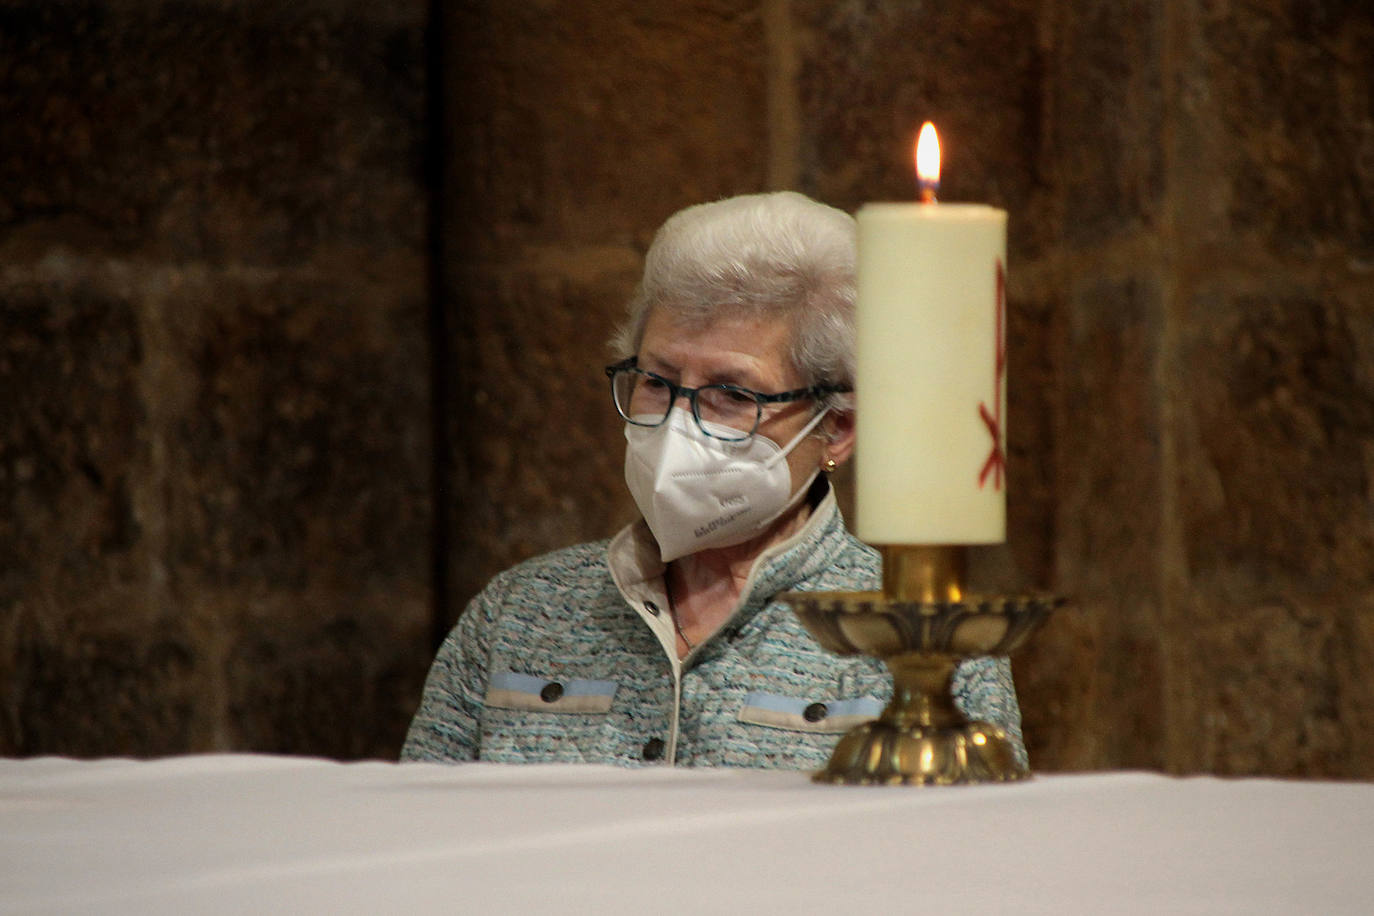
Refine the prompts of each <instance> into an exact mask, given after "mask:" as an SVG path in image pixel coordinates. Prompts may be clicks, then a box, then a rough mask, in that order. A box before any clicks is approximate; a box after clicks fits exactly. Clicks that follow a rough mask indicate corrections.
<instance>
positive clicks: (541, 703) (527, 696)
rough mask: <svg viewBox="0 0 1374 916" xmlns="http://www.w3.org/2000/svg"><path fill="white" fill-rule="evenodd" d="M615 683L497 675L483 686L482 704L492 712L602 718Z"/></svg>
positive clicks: (507, 672) (611, 697)
mask: <svg viewBox="0 0 1374 916" xmlns="http://www.w3.org/2000/svg"><path fill="white" fill-rule="evenodd" d="M616 686H617V685H616V682H615V681H594V680H586V679H583V678H545V677H537V676H535V675H532V674H516V673H515V672H514V671H499V672H497V673H496V674H493V675H492V676H491V679H490V680H489V681H488V682H487V695H486V700H485V702H486V704H487V705H488V706H491V707H494V708H496V709H525V710H530V711H532V712H554V713H583V714H587V713H591V714H605V713H608V712H610V711H611V700H613V699H614V698H615V691H616Z"/></svg>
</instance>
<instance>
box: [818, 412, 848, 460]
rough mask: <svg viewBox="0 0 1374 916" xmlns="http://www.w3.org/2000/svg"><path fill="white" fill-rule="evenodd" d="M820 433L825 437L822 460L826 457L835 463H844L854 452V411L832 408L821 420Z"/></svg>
mask: <svg viewBox="0 0 1374 916" xmlns="http://www.w3.org/2000/svg"><path fill="white" fill-rule="evenodd" d="M821 433H822V435H823V436H824V437H825V450H824V454H823V456H822V460H824V459H827V458H828V459H830V460H831V461H834V462H835V464H836V465H841V464H844V463H845V462H846V461H848V460H849V456H850V455H852V454H854V439H855V434H854V411H852V410H845V411H838V410H832V411H831V412H830V413H828V414H826V415H825V419H823V420H821Z"/></svg>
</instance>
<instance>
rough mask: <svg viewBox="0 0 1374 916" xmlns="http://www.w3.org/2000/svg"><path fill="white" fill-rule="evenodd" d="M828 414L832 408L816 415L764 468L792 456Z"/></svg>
mask: <svg viewBox="0 0 1374 916" xmlns="http://www.w3.org/2000/svg"><path fill="white" fill-rule="evenodd" d="M828 413H830V408H829V407H823V408H821V411H820V413H818V414H816V415H815V416H814V417H812V418H811V422H810V423H808V424H806V425H805V426H803V427H802V429H801V432H799V433H797V434H796V435H795V436H793V437H792V441H791V442H788V443H787V444H786V445H784V446H783V447H782V448H780V449H779V450H778V453H777V454H776V455H773V456H771V457H769V458H768V459H766V460H765V461H764V462H763V466H764V467H768V468H771V467H772V466H773V465H775V464H777V463H778V462H779V461H782V460H783V459H784V458H786V457H787V456H788V455H790V454H791V453H792V449H794V448H796V447H797V445H798V444H799V443H800V442H801V441H802V440H803V439H805V438H806V437H807V436H809V435H811V431H812V430H813V429H815V428H816V427H817V426H818V425H819V424H820V422H821V420H822V419H824V418H825V415H826V414H828Z"/></svg>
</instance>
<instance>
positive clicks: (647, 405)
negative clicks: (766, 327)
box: [611, 369, 760, 439]
mask: <svg viewBox="0 0 1374 916" xmlns="http://www.w3.org/2000/svg"><path fill="white" fill-rule="evenodd" d="M611 389H612V392H613V394H614V395H615V405H616V408H617V409H618V410H619V411H620V414H621V416H623V417H624V418H625V419H627V420H629V421H630V422H631V423H635V424H637V425H639V426H658V425H659V424H660V423H662V422H663V421H664V420H666V419H667V418H668V412H669V411H670V410H672V408H673V401H674V400H675V395H677V394H678V393H679V392H680V389H676V388H675V386H673V385H670V384H668V383H667V382H666V381H664V380H663V379H660V378H658V377H656V376H653V375H649V374H648V373H645V372H643V371H639V370H636V369H622V370H620V371H619V372H617V373H615V375H614V376H613V378H612V385H611ZM695 401H696V403H695V408H696V416H697V419H698V421H700V422H703V423H710V424H712V425H713V426H714V427H716V428H715V429H712V428H711V427H707V426H702V431H703V432H705V433H706V434H707V435H709V436H714V437H715V438H717V439H747V438H749V436H750V435H752V434H753V432H754V430H755V429H756V428H758V425H759V414H760V407H759V402H758V400H757V399H755V397H754V396H753V394H752V393H750V392H749V391H746V390H744V389H741V388H733V387H731V386H729V385H707V386H705V387H703V388H698V389H697V391H696V395H695ZM721 427H725V429H721Z"/></svg>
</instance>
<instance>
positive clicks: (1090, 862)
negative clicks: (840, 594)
mask: <svg viewBox="0 0 1374 916" xmlns="http://www.w3.org/2000/svg"><path fill="white" fill-rule="evenodd" d="M0 912H3V913H24V914H32V913H101V914H106V913H258V914H261V913H286V912H290V913H381V912H387V913H403V914H405V913H521V914H524V913H558V914H567V913H606V914H617V913H627V914H628V913H633V914H645V913H664V912H667V913H757V914H771V913H789V914H791V913H827V914H830V913H838V912H884V913H892V914H906V913H918V912H920V913H926V912H931V913H936V912H946V913H951V912H952V913H958V912H966V913H976V912H1018V913H1149V914H1160V913H1170V914H1174V913H1245V914H1255V913H1321V914H1334V913H1361V914H1366V913H1374V785H1370V784H1363V783H1332V782H1299V781H1279V780H1267V779H1238V780H1223V779H1215V778H1188V779H1177V778H1169V777H1164V776H1159V775H1153V774H1145V773H1103V774H1084V775H1050V776H1037V777H1035V778H1034V779H1032V780H1030V781H1027V782H1024V783H1019V784H1011V785H995V786H976V787H953V788H934V789H930V788H926V789H920V788H915V789H903V788H852V787H839V786H820V785H813V784H811V783H810V782H809V781H808V780H807V778H806V774H802V773H788V772H784V773H778V772H766V771H748V770H688V769H670V768H654V769H644V770H620V769H614V768H609V767H593V766H562V765H559V766H525V767H503V766H498V765H492V764H477V765H467V766H439V765H432V764H401V765H398V764H390V763H353V764H339V763H332V762H327V761H322V760H315V759H305V758H287V757H268V756H252V755H210V756H190V757H177V758H169V759H164V760H156V761H148V762H135V761H129V760H99V761H73V760H67V759H58V758H38V759H32V760H0Z"/></svg>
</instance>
